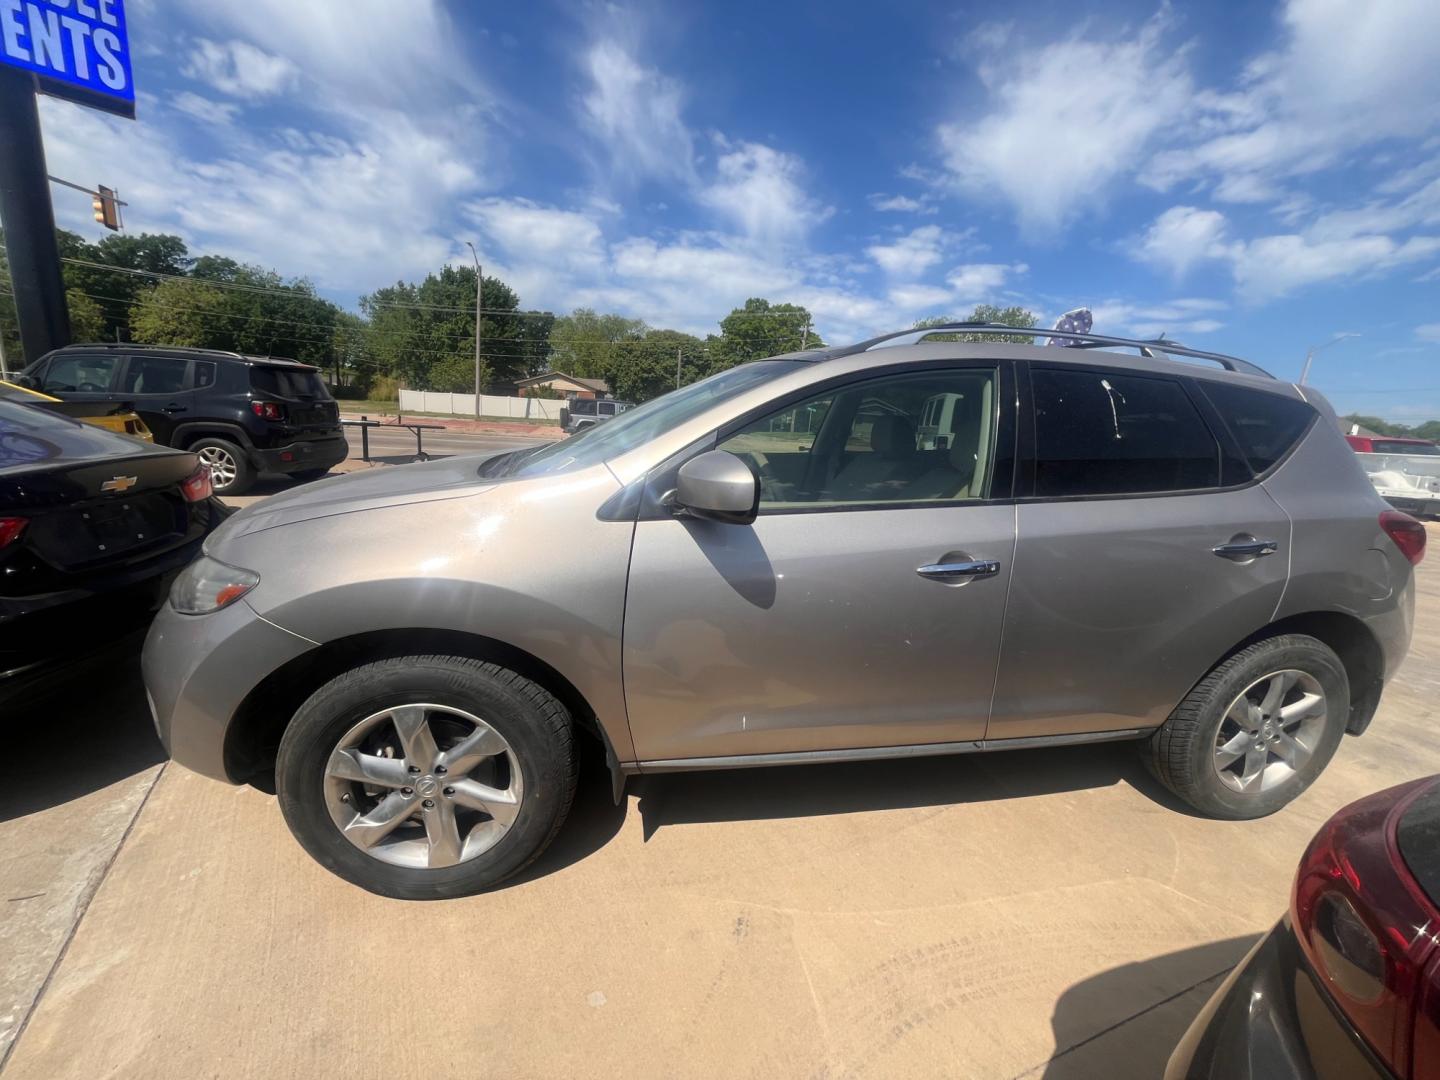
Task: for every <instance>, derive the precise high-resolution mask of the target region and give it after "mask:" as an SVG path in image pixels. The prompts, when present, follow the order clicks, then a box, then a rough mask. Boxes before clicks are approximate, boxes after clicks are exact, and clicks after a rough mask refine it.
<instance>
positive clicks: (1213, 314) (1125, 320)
mask: <svg viewBox="0 0 1440 1080" xmlns="http://www.w3.org/2000/svg"><path fill="white" fill-rule="evenodd" d="M1227 306H1228V305H1227V304H1226V303H1225V302H1224V301H1223V300H1210V299H1205V298H1202V297H1184V298H1181V299H1178V300H1168V301H1164V302H1161V303H1143V302H1137V301H1133V300H1114V299H1112V300H1105V301H1103V302H1101V303H1098V304H1092V305H1090V311H1091V314H1092V315H1094V317H1095V333H1097V334H1109V335H1118V336H1121V337H1125V336H1134V337H1141V338H1155V337H1159V336H1160V335H1161V334H1164V335H1166V336H1167V337H1171V338H1176V339H1178V338H1179V337H1180V335H1193V334H1209V333H1213V332H1215V331H1216V330H1219V329H1221V328H1222V327H1223V326H1224V325H1225V324H1224V323H1223V322H1221V321H1220V320H1219V319H1218V318H1217V316H1218V315H1220V314H1222V313H1223V312H1224V311H1225V310H1226V308H1227Z"/></svg>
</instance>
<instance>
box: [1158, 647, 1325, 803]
mask: <svg viewBox="0 0 1440 1080" xmlns="http://www.w3.org/2000/svg"><path fill="white" fill-rule="evenodd" d="M1349 703H1350V682H1349V679H1348V677H1347V676H1346V673H1345V666H1344V665H1343V664H1342V663H1341V662H1340V658H1339V657H1338V656H1336V655H1335V653H1334V652H1333V651H1332V650H1331V649H1330V648H1329V646H1327V645H1326V644H1325V643H1324V642H1322V641H1319V640H1318V639H1316V638H1313V637H1309V636H1308V635H1304V634H1282V635H1278V636H1276V637H1272V638H1267V639H1265V640H1264V641H1259V642H1256V643H1255V644H1254V645H1250V646H1247V647H1246V648H1244V649H1241V650H1240V651H1239V652H1236V653H1234V654H1233V655H1231V656H1230V657H1228V658H1227V659H1226V660H1225V661H1223V662H1222V663H1221V664H1219V665H1218V666H1217V667H1216V668H1215V669H1214V670H1213V671H1211V672H1210V674H1209V675H1207V676H1205V678H1203V679H1201V680H1200V682H1199V683H1198V684H1196V686H1195V688H1194V689H1193V690H1191V691H1190V693H1189V694H1187V695H1186V697H1185V700H1184V701H1182V702H1181V703H1180V704H1179V706H1177V707H1176V709H1175V711H1174V712H1173V713H1171V714H1170V718H1169V719H1168V720H1166V721H1165V723H1164V724H1162V725H1161V726H1160V728H1159V729H1158V730H1157V731H1156V732H1155V734H1154V735H1152V736H1151V737H1150V738H1149V740H1147V741H1146V743H1144V744H1143V745H1144V748H1145V757H1146V763H1147V764H1148V765H1149V766H1150V769H1151V771H1152V772H1153V773H1154V774H1155V775H1156V776H1157V777H1158V778H1159V779H1160V781H1161V782H1162V783H1164V784H1165V786H1166V787H1168V788H1169V789H1170V790H1171V791H1173V792H1174V793H1175V794H1176V795H1178V796H1180V798H1182V799H1184V800H1185V801H1186V802H1187V803H1189V804H1190V805H1191V806H1193V807H1195V808H1196V809H1197V810H1199V811H1201V812H1202V813H1204V814H1208V815H1209V816H1211V817H1217V818H1230V819H1236V820H1238V819H1245V818H1258V817H1264V816H1265V815H1267V814H1273V813H1274V812H1275V811H1276V810H1279V809H1280V808H1281V807H1282V806H1284V805H1286V804H1287V803H1289V802H1290V801H1291V800H1292V799H1294V798H1295V797H1296V796H1297V795H1299V794H1300V793H1301V792H1302V791H1304V790H1305V789H1306V788H1308V787H1309V786H1310V785H1311V784H1312V783H1313V782H1314V780H1315V778H1316V777H1317V776H1319V775H1320V773H1321V771H1322V770H1323V769H1324V768H1325V766H1326V765H1327V764H1329V762H1330V759H1331V758H1332V757H1334V756H1335V751H1336V749H1337V748H1338V747H1339V745H1340V740H1341V738H1342V737H1343V736H1344V734H1345V724H1346V719H1347V716H1348V714H1349Z"/></svg>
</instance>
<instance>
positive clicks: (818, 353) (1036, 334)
mask: <svg viewBox="0 0 1440 1080" xmlns="http://www.w3.org/2000/svg"><path fill="white" fill-rule="evenodd" d="M950 331H960V332H962V333H966V334H989V335H996V336H1000V335H1005V336H1008V337H1029V338H1064V339H1065V340H1067V341H1073V342H1075V345H1076V346H1077V347H1079V348H1082V349H1095V348H1102V347H1104V346H1107V345H1119V346H1123V347H1127V348H1131V349H1137V350H1139V352H1140V355H1142V356H1149V357H1152V358H1154V359H1158V360H1168V359H1169V358H1170V357H1169V354H1171V353H1174V354H1175V355H1177V356H1189V357H1193V358H1194V359H1196V360H1210V361H1213V362H1214V363H1216V364H1219V365H1220V366H1221V367H1222V368H1224V369H1225V370H1226V371H1237V372H1242V373H1243V374H1246V375H1259V376H1261V377H1263V378H1266V379H1273V378H1274V377H1275V376H1273V375H1271V374H1270V372H1268V371H1266V370H1265V369H1264V368H1262V367H1260V366H1259V365H1257V364H1252V363H1250V361H1248V360H1241V359H1240V358H1239V357H1235V356H1227V355H1225V354H1224V353H1215V352H1205V351H1203V350H1201V349H1192V348H1189V347H1188V346H1185V345H1181V344H1180V343H1179V342H1178V341H1167V340H1165V339H1163V338H1152V339H1140V338H1122V337H1108V336H1106V335H1104V334H1082V333H1079V332H1077V331H1074V330H1044V329H1041V328H1040V327H1038V326H1037V327H1028V328H1027V327H1023V326H1005V325H1004V324H1002V323H987V322H951V323H941V324H940V325H938V326H927V327H925V328H923V329H911V330H896V331H895V332H894V333H892V334H881V335H880V336H879V337H873V338H870V339H869V340H868V341H859V342H856V343H855V344H853V345H838V346H835V347H834V348H830V349H814V350H811V351H809V352H799V353H791V354H788V355H791V356H794V357H795V358H797V359H801V358H803V359H810V360H835V359H838V358H839V357H842V356H855V355H856V354H858V353H863V352H868V351H869V350H871V349H873V348H874V347H875V346H876V345H881V344H884V343H885V342H887V341H893V340H894V339H895V338H901V337H909V336H910V335H912V334H920V335H928V334H939V333H947V332H950Z"/></svg>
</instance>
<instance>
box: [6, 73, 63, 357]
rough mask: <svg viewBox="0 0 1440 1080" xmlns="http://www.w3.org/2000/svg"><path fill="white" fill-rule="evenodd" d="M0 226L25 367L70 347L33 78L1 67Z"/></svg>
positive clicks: (58, 253) (58, 254)
mask: <svg viewBox="0 0 1440 1080" xmlns="http://www.w3.org/2000/svg"><path fill="white" fill-rule="evenodd" d="M0 147H4V148H5V149H4V152H3V153H0V222H3V224H4V226H5V254H6V257H7V258H8V259H9V260H10V288H11V291H12V292H13V293H14V294H15V314H16V316H17V317H18V318H19V321H20V342H21V345H22V347H23V348H24V350H25V363H26V364H27V365H28V364H32V363H34V362H35V361H36V360H38V359H40V357H41V356H42V355H44V354H45V353H47V352H49V351H50V350H51V349H57V348H59V347H60V346H62V345H68V344H69V343H70V314H69V312H68V311H67V310H66V307H65V279H64V278H63V277H62V276H61V273H60V249H59V246H58V245H57V244H56V242H55V213H54V211H53V210H52V209H51V207H50V181H49V179H48V177H47V175H46V172H45V145H44V143H43V142H42V141H41V137H40V110H39V108H38V107H37V106H36V103H35V78H34V76H32V75H31V74H30V73H29V72H26V71H19V70H17V69H15V68H12V67H8V66H5V65H0Z"/></svg>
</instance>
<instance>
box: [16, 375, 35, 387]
mask: <svg viewBox="0 0 1440 1080" xmlns="http://www.w3.org/2000/svg"><path fill="white" fill-rule="evenodd" d="M10 381H11V382H12V383H14V384H15V385H16V386H23V387H24V388H25V389H26V390H38V389H40V383H39V381H38V380H36V378H35V377H34V376H33V375H11V376H10Z"/></svg>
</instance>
